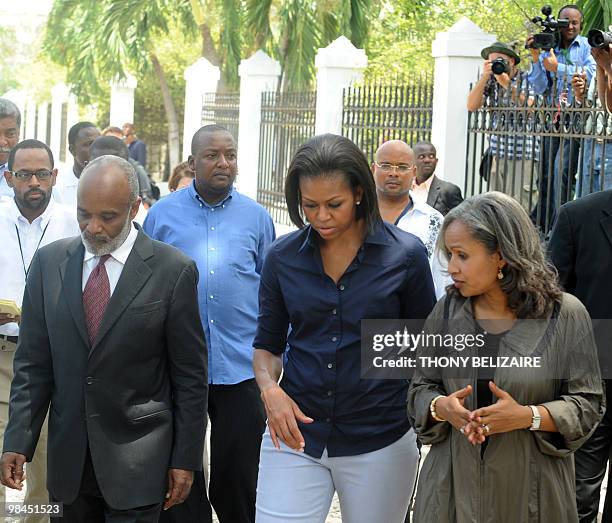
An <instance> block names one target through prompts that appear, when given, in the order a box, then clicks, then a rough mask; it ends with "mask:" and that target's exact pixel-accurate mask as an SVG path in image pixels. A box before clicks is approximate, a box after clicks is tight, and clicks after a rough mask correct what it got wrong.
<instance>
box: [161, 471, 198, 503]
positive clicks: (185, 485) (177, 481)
mask: <svg viewBox="0 0 612 523" xmlns="http://www.w3.org/2000/svg"><path fill="white" fill-rule="evenodd" d="M192 483H193V470H183V469H168V490H167V491H166V501H165V502H164V510H168V509H169V508H170V507H172V506H173V505H178V504H179V503H182V502H183V501H185V500H186V499H187V496H188V495H189V491H190V490H191V484H192Z"/></svg>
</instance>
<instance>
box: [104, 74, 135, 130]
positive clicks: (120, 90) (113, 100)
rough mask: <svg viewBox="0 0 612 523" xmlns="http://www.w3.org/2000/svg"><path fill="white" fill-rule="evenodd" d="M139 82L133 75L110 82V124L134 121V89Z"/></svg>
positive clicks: (119, 124) (116, 124)
mask: <svg viewBox="0 0 612 523" xmlns="http://www.w3.org/2000/svg"><path fill="white" fill-rule="evenodd" d="M136 85H138V82H137V81H136V78H134V77H133V76H132V75H129V74H128V75H127V76H126V77H125V78H124V79H122V80H113V81H111V83H110V88H111V97H110V117H109V120H110V125H112V126H115V127H121V126H122V125H123V124H124V123H134V89H136Z"/></svg>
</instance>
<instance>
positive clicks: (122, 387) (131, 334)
mask: <svg viewBox="0 0 612 523" xmlns="http://www.w3.org/2000/svg"><path fill="white" fill-rule="evenodd" d="M139 205H140V198H139V196H138V178H137V177H136V173H135V172H134V169H133V168H132V166H131V165H130V164H129V163H128V162H126V161H125V160H123V159H121V158H117V157H115V156H110V155H108V156H101V157H100V158H98V159H96V160H94V161H93V162H91V163H90V164H89V165H88V166H87V168H86V169H85V170H84V171H83V173H82V176H81V178H80V180H79V188H78V208H77V219H78V222H79V227H80V229H81V236H80V237H76V238H67V239H64V240H60V241H57V242H54V243H53V244H52V245H48V246H47V247H45V248H42V249H40V250H39V251H38V252H37V253H36V255H35V256H34V259H33V261H32V264H31V267H30V270H29V276H28V280H27V284H26V288H25V292H24V298H23V311H22V320H21V331H20V336H19V344H18V347H17V352H16V353H15V363H14V370H15V377H14V379H13V383H12V386H11V399H10V418H9V422H8V426H7V428H6V432H5V435H4V447H3V454H2V458H1V459H0V480H1V481H2V483H3V484H4V485H6V486H8V487H10V488H17V489H19V488H21V485H22V479H23V464H24V462H25V461H27V460H30V459H31V458H32V455H33V454H34V451H35V449H36V445H37V442H38V434H39V431H40V428H41V426H42V424H43V420H44V416H45V413H46V411H47V409H48V408H49V441H48V474H47V477H48V479H47V486H48V489H49V494H50V497H51V499H52V500H53V501H57V502H61V503H63V519H62V521H64V522H68V523H77V522H79V523H85V522H91V521H96V522H98V521H107V522H110V521H112V522H121V523H136V522H138V523H154V522H155V523H157V521H158V519H159V514H160V511H161V509H162V507H163V508H169V507H171V506H172V505H174V504H176V503H180V502H182V501H183V500H184V499H185V497H186V496H187V494H188V493H189V489H190V486H191V482H192V478H193V471H194V470H197V469H198V468H200V467H201V463H202V452H203V444H204V433H205V424H206V418H205V413H206V403H207V383H208V379H207V378H208V377H207V364H206V362H207V351H206V344H205V341H204V331H203V329H202V324H201V322H200V317H199V311H198V297H197V280H198V272H197V268H196V266H195V263H194V262H193V261H192V260H190V259H189V258H187V257H186V256H184V255H183V254H182V253H181V252H180V251H178V250H177V249H175V248H173V247H170V246H168V245H165V244H162V243H160V242H156V241H153V240H151V239H150V238H148V237H147V236H146V235H145V234H144V233H143V232H142V231H140V230H139V229H137V228H135V227H134V225H133V223H132V220H133V218H134V216H135V215H136V213H137V211H138V206H139Z"/></svg>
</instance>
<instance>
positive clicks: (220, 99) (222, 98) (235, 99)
mask: <svg viewBox="0 0 612 523" xmlns="http://www.w3.org/2000/svg"><path fill="white" fill-rule="evenodd" d="M239 118H240V93H206V94H204V96H203V98H202V125H206V124H217V125H222V126H223V127H225V128H227V129H228V130H229V132H230V133H232V135H233V136H234V138H235V139H236V140H238V131H239V129H240V127H239Z"/></svg>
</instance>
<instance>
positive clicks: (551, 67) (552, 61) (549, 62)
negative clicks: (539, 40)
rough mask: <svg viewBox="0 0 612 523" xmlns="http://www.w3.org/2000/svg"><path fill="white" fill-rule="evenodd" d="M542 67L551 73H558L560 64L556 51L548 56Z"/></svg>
mask: <svg viewBox="0 0 612 523" xmlns="http://www.w3.org/2000/svg"><path fill="white" fill-rule="evenodd" d="M542 65H543V66H544V69H546V70H547V71H550V72H551V73H556V72H557V68H558V67H559V62H558V61H557V56H556V55H555V50H554V49H551V50H550V51H549V53H548V56H547V57H546V58H544V59H543V60H542Z"/></svg>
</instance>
